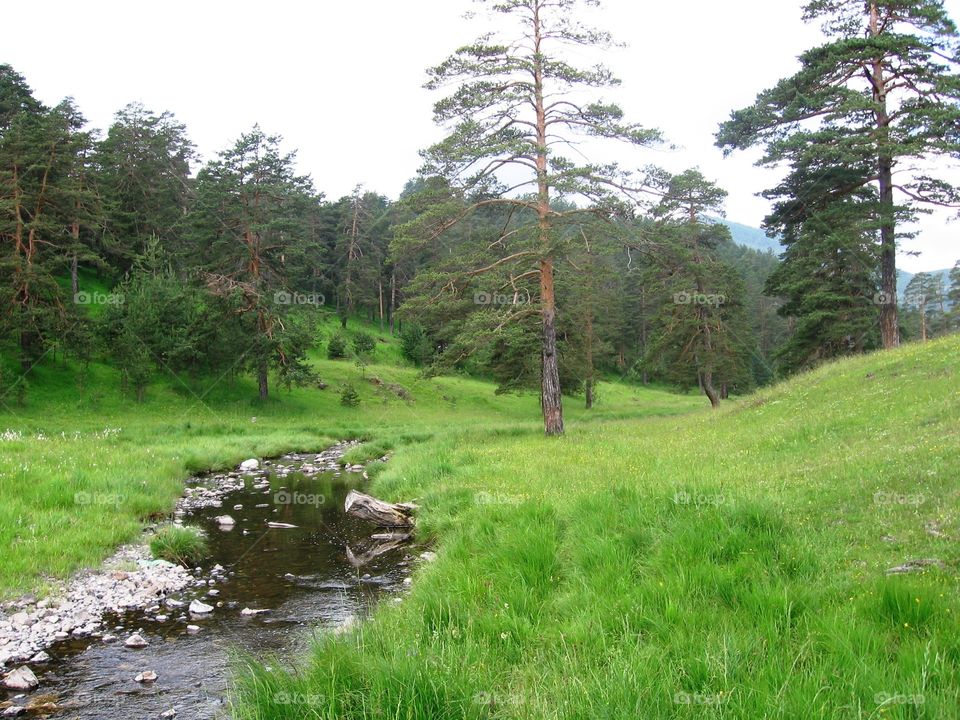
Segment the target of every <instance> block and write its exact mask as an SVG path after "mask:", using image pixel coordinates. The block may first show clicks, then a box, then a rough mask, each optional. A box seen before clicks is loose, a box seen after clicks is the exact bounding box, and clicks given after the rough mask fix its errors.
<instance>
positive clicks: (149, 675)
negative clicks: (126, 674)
mask: <svg viewBox="0 0 960 720" xmlns="http://www.w3.org/2000/svg"><path fill="white" fill-rule="evenodd" d="M156 680H157V674H156V673H155V672H154V671H153V670H145V671H144V672H142V673H138V674H137V676H136V677H135V678H134V681H135V682H138V683H152V682H156Z"/></svg>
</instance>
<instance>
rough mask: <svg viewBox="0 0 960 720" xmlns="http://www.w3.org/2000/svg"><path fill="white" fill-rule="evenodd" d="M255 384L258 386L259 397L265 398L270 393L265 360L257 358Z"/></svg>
mask: <svg viewBox="0 0 960 720" xmlns="http://www.w3.org/2000/svg"><path fill="white" fill-rule="evenodd" d="M257 385H258V387H259V388H260V399H261V400H266V399H267V397H268V396H269V395H270V387H269V373H268V372H267V361H266V360H259V361H258V362H257Z"/></svg>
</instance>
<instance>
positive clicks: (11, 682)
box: [3, 665, 40, 690]
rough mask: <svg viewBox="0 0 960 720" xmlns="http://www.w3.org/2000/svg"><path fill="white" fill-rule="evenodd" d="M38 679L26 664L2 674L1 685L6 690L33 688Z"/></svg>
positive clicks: (38, 682) (37, 683)
mask: <svg viewBox="0 0 960 720" xmlns="http://www.w3.org/2000/svg"><path fill="white" fill-rule="evenodd" d="M39 684H40V681H39V680H37V676H36V675H34V674H33V671H32V670H31V669H30V668H28V667H27V666H26V665H23V666H21V667H18V668H17V669H16V670H14V671H12V672H9V673H7V674H6V675H4V676H3V686H4V687H5V688H7V689H8V690H33V689H34V688H35V687H36V686H37V685H39Z"/></svg>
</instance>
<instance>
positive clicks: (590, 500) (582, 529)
mask: <svg viewBox="0 0 960 720" xmlns="http://www.w3.org/2000/svg"><path fill="white" fill-rule="evenodd" d="M958 368H960V338H956V337H954V338H950V339H946V340H942V341H938V342H935V343H930V344H928V345H925V346H920V345H912V346H908V347H906V348H903V349H901V350H899V351H897V352H892V353H886V354H879V355H873V356H869V357H863V358H858V359H854V360H849V361H846V362H843V363H839V364H836V365H831V366H828V367H825V368H822V369H821V370H818V371H816V372H813V373H810V374H807V375H804V376H801V377H797V378H796V379H794V380H792V381H790V382H789V383H786V384H783V385H780V386H778V387H775V388H772V389H768V390H766V391H763V392H761V393H758V394H756V395H754V396H751V397H749V398H745V399H742V400H740V401H737V402H734V403H730V404H729V405H727V406H726V408H725V409H723V410H722V411H720V412H719V413H711V412H709V411H701V412H694V413H691V414H687V415H682V416H678V417H666V418H665V417H649V418H632V419H612V420H607V421H600V422H593V423H581V424H576V425H574V426H573V427H572V428H571V429H570V432H569V433H568V435H567V437H566V438H564V439H562V440H559V441H557V440H550V439H546V438H543V437H541V436H540V435H539V433H537V432H536V430H535V429H534V428H532V427H529V426H524V425H514V426H510V427H506V428H488V429H478V428H463V429H462V430H461V431H460V432H451V433H449V434H446V435H444V436H442V437H438V438H436V439H435V440H433V441H431V442H429V443H422V444H417V445H412V446H410V447H409V448H404V449H403V450H402V451H400V452H398V453H397V455H396V457H395V459H394V460H393V461H392V462H391V463H390V464H389V465H388V466H387V467H385V468H384V470H383V472H382V473H381V474H380V475H379V477H378V479H377V482H376V485H375V490H376V491H377V492H378V494H380V495H385V496H388V497H391V498H394V499H401V498H409V497H418V498H419V499H420V502H421V504H422V505H423V511H422V519H421V533H423V534H424V535H425V536H426V537H432V538H434V539H435V540H436V549H437V551H438V559H437V560H436V562H434V563H431V564H425V565H423V566H421V568H420V570H419V571H418V573H417V574H416V576H415V580H414V584H413V589H412V591H411V593H410V595H409V597H408V598H407V599H406V600H405V601H404V602H403V603H401V604H399V605H397V606H393V605H391V606H385V607H383V608H382V609H381V610H380V611H379V612H378V614H377V616H376V618H375V619H374V621H373V622H371V623H369V624H367V625H365V626H363V627H362V628H360V629H359V630H358V631H356V632H355V633H353V634H352V635H350V636H349V637H347V638H328V639H322V640H320V641H318V644H317V646H316V648H315V651H314V652H313V655H312V657H311V658H310V659H309V660H307V661H302V662H299V663H296V664H294V666H293V667H292V668H290V669H289V671H287V672H279V671H277V670H273V671H266V670H265V669H264V668H263V667H260V666H258V665H256V664H252V665H251V666H250V667H249V668H248V669H247V671H246V674H245V677H244V679H243V681H242V682H241V683H240V686H239V695H238V700H237V706H236V711H235V712H236V717H238V718H244V719H247V720H254V719H257V720H266V719H268V718H269V719H273V718H291V719H292V718H330V719H332V718H397V719H399V718H423V719H426V718H517V719H518V720H519V719H520V718H583V719H584V720H587V719H590V720H594V719H596V718H931V719H932V718H936V719H940V718H956V717H960V621H958V614H960V597H958V582H957V573H956V571H957V566H958V561H960V547H958V545H957V538H958V536H960V507H958V500H960V383H958V378H957V370H958ZM912 560H928V561H933V560H936V561H937V562H936V563H935V564H931V565H929V566H927V567H925V568H924V569H922V570H921V571H919V572H916V573H908V574H902V575H899V574H888V573H887V571H888V570H889V569H891V568H893V567H896V566H900V565H903V564H904V563H907V562H909V561H912ZM287 664H288V665H289V663H287Z"/></svg>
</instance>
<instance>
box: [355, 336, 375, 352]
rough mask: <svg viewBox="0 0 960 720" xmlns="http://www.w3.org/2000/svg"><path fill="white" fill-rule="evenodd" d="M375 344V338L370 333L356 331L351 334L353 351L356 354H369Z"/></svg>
mask: <svg viewBox="0 0 960 720" xmlns="http://www.w3.org/2000/svg"><path fill="white" fill-rule="evenodd" d="M376 346H377V340H376V338H374V337H373V335H371V334H370V333H365V332H358V333H357V334H356V335H354V336H353V351H354V352H355V353H357V355H369V354H370V353H372V352H373V349H374V348H375V347H376Z"/></svg>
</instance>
